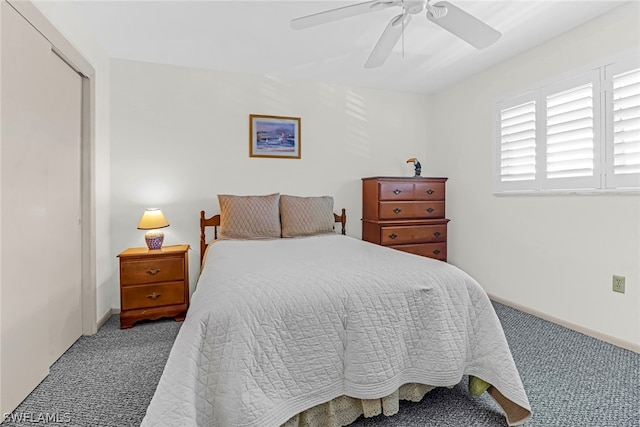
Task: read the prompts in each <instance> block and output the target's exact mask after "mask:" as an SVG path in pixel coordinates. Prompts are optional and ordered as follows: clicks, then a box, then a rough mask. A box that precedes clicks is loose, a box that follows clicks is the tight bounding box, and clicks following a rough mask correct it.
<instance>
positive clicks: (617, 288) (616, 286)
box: [613, 274, 624, 294]
mask: <svg viewBox="0 0 640 427" xmlns="http://www.w3.org/2000/svg"><path fill="white" fill-rule="evenodd" d="M613 292H620V293H621V294H624V276H616V275H615V274H614V275H613Z"/></svg>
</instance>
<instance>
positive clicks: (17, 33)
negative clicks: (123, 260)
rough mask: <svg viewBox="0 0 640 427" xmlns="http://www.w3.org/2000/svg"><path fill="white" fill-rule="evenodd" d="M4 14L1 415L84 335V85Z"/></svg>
mask: <svg viewBox="0 0 640 427" xmlns="http://www.w3.org/2000/svg"><path fill="white" fill-rule="evenodd" d="M1 7H2V13H1V15H2V22H1V31H2V36H1V39H2V46H1V52H2V60H1V64H2V73H1V77H2V81H1V85H2V100H1V102H2V117H1V120H2V138H1V141H2V145H1V147H0V148H1V155H0V162H1V167H0V173H1V174H2V179H1V183H2V187H1V190H0V195H1V197H2V202H1V205H0V206H1V207H2V216H1V218H2V228H1V230H2V241H1V251H0V254H1V256H2V271H1V273H0V274H1V275H2V280H1V281H0V283H1V284H2V289H0V292H1V296H2V300H1V309H0V315H1V316H2V321H1V339H2V346H1V352H2V353H1V357H0V360H1V363H2V366H1V372H2V378H1V387H2V389H1V394H0V395H1V396H2V402H1V403H2V408H1V409H2V412H3V413H4V412H10V411H11V410H13V409H15V407H16V406H17V405H18V404H19V403H20V402H21V401H22V400H23V399H24V398H25V397H26V396H27V395H28V394H29V393H30V392H31V391H32V390H33V389H34V388H35V387H36V386H37V385H38V383H39V382H40V381H42V379H43V378H44V377H45V376H46V375H47V374H48V372H49V367H50V365H51V364H52V362H53V361H54V360H55V359H57V358H58V357H59V356H60V354H62V352H64V351H65V350H66V349H67V348H68V347H69V346H70V345H71V344H72V343H73V342H74V341H75V340H76V339H77V338H78V337H79V336H80V334H81V305H80V304H81V298H80V296H81V287H80V275H81V256H80V244H81V243H80V230H81V227H80V224H79V220H80V137H81V129H80V120H81V113H80V111H81V78H80V76H79V75H77V74H76V73H75V72H74V71H73V70H72V69H71V68H70V67H69V66H67V64H65V63H64V62H63V61H61V60H60V58H58V57H57V56H56V55H55V54H54V53H53V52H52V50H51V45H50V44H49V42H48V41H47V40H46V39H45V38H44V37H43V36H42V35H41V34H40V33H38V32H37V31H36V30H35V29H34V28H33V27H32V26H31V25H30V24H29V23H28V22H27V21H26V20H25V19H24V18H23V17H22V16H20V15H19V14H18V13H17V12H16V11H15V10H14V9H13V8H12V7H11V6H10V5H9V4H7V3H6V2H5V1H2V2H1Z"/></svg>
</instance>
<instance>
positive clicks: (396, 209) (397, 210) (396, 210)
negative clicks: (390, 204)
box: [393, 208, 402, 214]
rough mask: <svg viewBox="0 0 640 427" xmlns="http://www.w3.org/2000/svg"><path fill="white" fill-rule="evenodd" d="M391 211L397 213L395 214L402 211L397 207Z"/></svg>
mask: <svg viewBox="0 0 640 427" xmlns="http://www.w3.org/2000/svg"><path fill="white" fill-rule="evenodd" d="M393 212H394V213H397V214H399V213H400V212H402V209H399V208H395V209H394V210H393Z"/></svg>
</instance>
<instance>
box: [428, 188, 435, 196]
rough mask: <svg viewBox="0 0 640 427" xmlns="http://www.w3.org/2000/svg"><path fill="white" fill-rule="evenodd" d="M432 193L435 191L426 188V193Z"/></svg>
mask: <svg viewBox="0 0 640 427" xmlns="http://www.w3.org/2000/svg"><path fill="white" fill-rule="evenodd" d="M433 193H435V191H433V190H432V189H428V190H427V194H429V195H431V194H433Z"/></svg>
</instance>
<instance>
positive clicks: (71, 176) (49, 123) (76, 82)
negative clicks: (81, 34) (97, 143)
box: [43, 52, 82, 363]
mask: <svg viewBox="0 0 640 427" xmlns="http://www.w3.org/2000/svg"><path fill="white" fill-rule="evenodd" d="M48 59H49V61H48V62H49V64H50V65H49V68H48V70H47V75H48V77H47V81H48V83H49V85H50V86H49V88H48V89H49V90H48V101H49V111H48V114H47V115H48V117H49V119H48V120H46V124H45V123H43V127H46V128H47V130H48V131H47V136H46V139H47V141H46V142H45V144H46V145H47V149H46V150H45V151H46V153H47V176H46V179H47V184H48V185H47V222H50V223H51V225H52V227H48V228H47V231H46V234H45V236H46V242H47V243H46V246H47V248H48V252H50V253H51V255H52V256H50V257H46V260H47V264H48V268H47V272H48V276H49V277H48V283H49V286H50V288H49V289H50V290H51V291H52V292H50V293H49V320H50V324H49V325H50V328H49V332H50V335H49V342H50V344H51V348H50V352H49V354H50V359H49V362H50V363H53V362H55V361H56V360H58V358H59V357H60V356H61V355H62V353H64V352H65V351H67V349H68V348H69V347H71V345H72V344H73V343H74V342H76V340H77V339H78V338H79V337H80V335H82V288H81V276H82V265H81V260H82V253H81V245H82V234H81V229H82V224H81V222H80V220H81V216H82V214H81V207H80V157H81V156H80V146H81V134H82V109H81V107H82V77H80V75H79V74H78V73H76V72H75V71H74V70H73V69H72V68H71V67H69V65H67V64H66V63H65V62H63V61H62V60H61V59H60V58H59V57H58V56H57V55H55V54H53V52H51V53H50V54H49V58H48Z"/></svg>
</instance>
